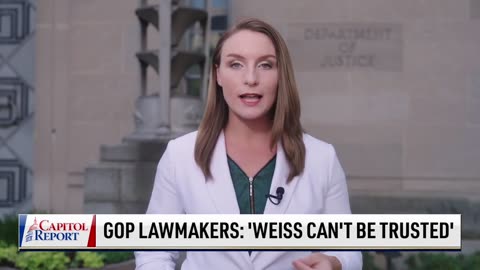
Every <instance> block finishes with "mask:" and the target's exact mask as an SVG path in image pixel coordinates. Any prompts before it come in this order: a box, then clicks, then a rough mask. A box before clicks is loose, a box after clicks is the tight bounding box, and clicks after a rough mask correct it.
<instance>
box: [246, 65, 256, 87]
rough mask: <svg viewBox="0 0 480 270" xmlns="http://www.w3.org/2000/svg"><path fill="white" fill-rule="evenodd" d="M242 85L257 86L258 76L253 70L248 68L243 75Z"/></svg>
mask: <svg viewBox="0 0 480 270" xmlns="http://www.w3.org/2000/svg"><path fill="white" fill-rule="evenodd" d="M244 76H245V78H244V81H245V82H244V83H245V85H248V86H255V85H257V84H258V75H257V71H256V70H255V68H248V69H247V70H246V71H245V74H244Z"/></svg>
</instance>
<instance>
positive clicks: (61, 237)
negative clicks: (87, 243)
mask: <svg viewBox="0 0 480 270" xmlns="http://www.w3.org/2000/svg"><path fill="white" fill-rule="evenodd" d="M88 230H89V229H88V227H87V224H86V223H80V222H50V220H48V219H43V220H41V221H39V222H37V218H36V217H35V218H34V220H33V224H32V225H31V226H30V227H29V228H28V231H27V235H26V239H25V242H30V241H34V240H35V241H76V240H77V239H78V235H79V234H80V232H85V231H88Z"/></svg>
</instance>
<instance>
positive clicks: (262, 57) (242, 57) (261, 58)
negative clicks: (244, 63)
mask: <svg viewBox="0 0 480 270" xmlns="http://www.w3.org/2000/svg"><path fill="white" fill-rule="evenodd" d="M227 57H233V58H238V59H245V57H244V56H242V55H240V54H236V53H229V54H227ZM267 58H274V59H277V57H276V56H275V55H273V54H266V55H262V56H260V57H259V58H258V59H260V60H263V59H267Z"/></svg>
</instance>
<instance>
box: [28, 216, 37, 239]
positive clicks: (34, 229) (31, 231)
mask: <svg viewBox="0 0 480 270" xmlns="http://www.w3.org/2000/svg"><path fill="white" fill-rule="evenodd" d="M37 229H38V224H37V218H35V219H34V220H33V225H32V226H30V228H28V232H27V237H26V240H25V241H26V242H30V241H32V240H33V232H34V231H36V230H37Z"/></svg>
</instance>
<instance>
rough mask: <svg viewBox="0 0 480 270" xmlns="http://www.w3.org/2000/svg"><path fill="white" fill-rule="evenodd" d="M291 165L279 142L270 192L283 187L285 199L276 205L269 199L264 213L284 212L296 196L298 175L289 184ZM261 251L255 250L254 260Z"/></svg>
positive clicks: (272, 192) (274, 192) (273, 192)
mask: <svg viewBox="0 0 480 270" xmlns="http://www.w3.org/2000/svg"><path fill="white" fill-rule="evenodd" d="M289 172H290V167H289V165H288V162H287V157H286V156H285V152H284V150H283V147H282V144H281V143H280V142H279V143H277V160H276V163H275V171H274V172H273V179H272V185H271V187H270V194H276V190H277V188H278V187H283V188H284V189H285V192H284V193H283V199H282V201H281V202H280V203H279V204H278V205H274V204H273V203H271V202H270V201H269V200H267V204H266V205H265V210H264V212H263V213H264V214H267V215H268V214H284V213H285V212H286V211H287V208H288V205H289V203H290V201H291V200H292V198H293V197H294V192H295V187H296V186H297V182H298V180H299V179H298V176H296V177H294V178H293V180H292V181H291V182H290V183H288V184H287V179H288V174H289ZM258 253H259V251H253V252H252V254H251V260H253V259H254V258H255V257H256V256H257V255H258Z"/></svg>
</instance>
